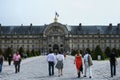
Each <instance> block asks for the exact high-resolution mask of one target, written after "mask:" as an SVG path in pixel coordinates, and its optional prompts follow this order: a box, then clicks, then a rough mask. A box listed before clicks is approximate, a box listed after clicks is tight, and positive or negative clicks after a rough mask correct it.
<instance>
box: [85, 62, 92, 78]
mask: <svg viewBox="0 0 120 80" xmlns="http://www.w3.org/2000/svg"><path fill="white" fill-rule="evenodd" d="M87 72H88V75H89V76H91V77H92V70H91V66H89V65H88V62H85V68H84V75H85V76H87Z"/></svg>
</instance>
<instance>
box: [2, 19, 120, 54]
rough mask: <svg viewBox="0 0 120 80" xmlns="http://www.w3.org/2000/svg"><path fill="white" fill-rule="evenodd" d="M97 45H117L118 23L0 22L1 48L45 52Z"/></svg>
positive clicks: (119, 29) (116, 46)
mask: <svg viewBox="0 0 120 80" xmlns="http://www.w3.org/2000/svg"><path fill="white" fill-rule="evenodd" d="M97 45H100V47H101V48H102V49H103V50H104V49H105V48H106V47H110V48H116V49H119V48H120V24H118V25H116V26H114V25H112V24H109V25H107V26H106V25H105V26H103V25H101V26H92V25H91V26H87V25H82V24H81V23H80V24H79V25H64V24H61V23H59V22H57V21H55V22H53V23H50V24H47V25H46V24H45V25H40V26H33V25H32V24H30V25H29V26H24V25H21V26H2V25H1V24H0V48H2V49H3V50H5V49H6V48H8V47H11V48H13V50H17V49H19V48H20V47H23V48H24V49H25V50H27V49H29V50H32V49H35V50H40V51H41V52H43V53H45V52H48V51H49V50H62V51H71V50H72V49H80V50H83V49H85V48H90V49H91V50H92V49H94V48H95V47H96V46H97Z"/></svg>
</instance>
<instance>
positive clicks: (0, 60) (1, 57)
mask: <svg viewBox="0 0 120 80" xmlns="http://www.w3.org/2000/svg"><path fill="white" fill-rule="evenodd" d="M3 61H4V56H3V55H2V53H0V73H1V72H2V66H3Z"/></svg>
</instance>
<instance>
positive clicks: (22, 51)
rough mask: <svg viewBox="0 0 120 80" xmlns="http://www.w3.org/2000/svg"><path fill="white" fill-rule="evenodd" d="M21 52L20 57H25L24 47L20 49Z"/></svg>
mask: <svg viewBox="0 0 120 80" xmlns="http://www.w3.org/2000/svg"><path fill="white" fill-rule="evenodd" d="M18 51H19V53H20V55H21V57H23V54H24V52H25V51H24V48H23V47H20V49H19V50H18Z"/></svg>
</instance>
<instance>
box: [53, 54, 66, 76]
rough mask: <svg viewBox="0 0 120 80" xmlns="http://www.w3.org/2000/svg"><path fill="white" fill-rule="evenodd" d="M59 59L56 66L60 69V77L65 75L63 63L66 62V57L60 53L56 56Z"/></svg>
mask: <svg viewBox="0 0 120 80" xmlns="http://www.w3.org/2000/svg"><path fill="white" fill-rule="evenodd" d="M56 59H57V64H56V66H55V67H56V68H57V69H58V77H60V76H61V75H63V73H62V72H63V62H64V55H63V54H62V53H61V52H59V53H58V54H57V56H56Z"/></svg>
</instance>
